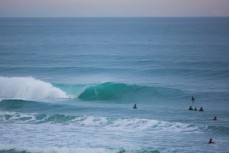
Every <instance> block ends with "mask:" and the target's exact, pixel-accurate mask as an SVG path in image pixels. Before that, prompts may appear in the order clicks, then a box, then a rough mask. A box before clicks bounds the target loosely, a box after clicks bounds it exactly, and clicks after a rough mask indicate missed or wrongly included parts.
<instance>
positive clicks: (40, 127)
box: [0, 18, 229, 153]
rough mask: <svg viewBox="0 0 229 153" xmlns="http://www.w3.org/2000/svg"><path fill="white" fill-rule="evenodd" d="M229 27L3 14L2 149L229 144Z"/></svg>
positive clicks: (206, 148)
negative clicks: (201, 110)
mask: <svg viewBox="0 0 229 153" xmlns="http://www.w3.org/2000/svg"><path fill="white" fill-rule="evenodd" d="M228 27H229V18H0V153H193V152H198V153H206V152H207V153H216V152H217V153H228V152H229V149H228V146H229V109H228V108H229V84H228V83H229V52H228V51H229V45H228V40H229V29H228ZM192 96H193V97H195V101H192V100H191V97H192ZM135 104H136V106H137V109H133V106H134V105H135ZM190 106H192V107H193V108H197V111H189V110H188V108H189V107H190ZM200 107H203V109H204V111H203V112H200V111H199V109H200ZM215 116H216V117H217V120H213V118H214V117H215ZM210 138H212V139H213V141H214V142H215V144H208V141H209V139H210Z"/></svg>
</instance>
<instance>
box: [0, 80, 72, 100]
mask: <svg viewBox="0 0 229 153" xmlns="http://www.w3.org/2000/svg"><path fill="white" fill-rule="evenodd" d="M0 98H1V99H4V98H15V99H58V98H70V97H69V96H68V95H67V94H66V93H65V92H64V91H62V90H60V89H58V88H56V87H54V86H52V85H51V84H50V83H48V82H44V81H41V80H37V79H35V78H33V77H0Z"/></svg>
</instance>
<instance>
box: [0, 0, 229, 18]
mask: <svg viewBox="0 0 229 153" xmlns="http://www.w3.org/2000/svg"><path fill="white" fill-rule="evenodd" d="M0 16H1V17H162V16H169V17H170V16H175V17H176V16H178V17H182V16H184V17H186V16H229V0H0Z"/></svg>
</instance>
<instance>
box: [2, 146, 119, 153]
mask: <svg viewBox="0 0 229 153" xmlns="http://www.w3.org/2000/svg"><path fill="white" fill-rule="evenodd" d="M11 149H14V150H16V151H21V152H22V151H27V152H31V153H92V152H93V153H115V152H117V150H108V149H105V148H69V147H23V146H14V145H7V144H4V145H3V144H0V150H11Z"/></svg>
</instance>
